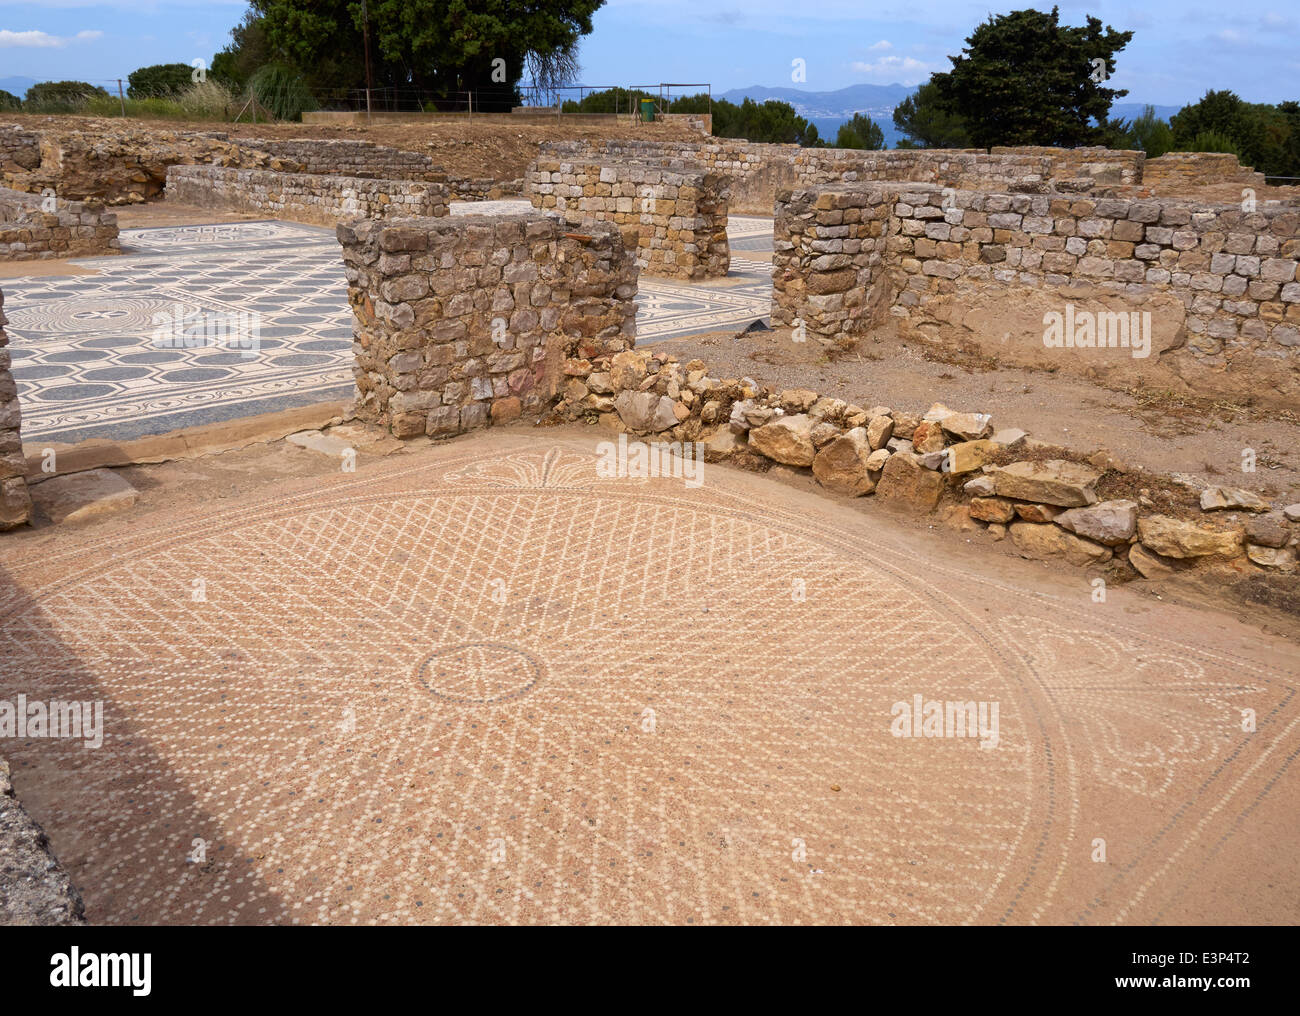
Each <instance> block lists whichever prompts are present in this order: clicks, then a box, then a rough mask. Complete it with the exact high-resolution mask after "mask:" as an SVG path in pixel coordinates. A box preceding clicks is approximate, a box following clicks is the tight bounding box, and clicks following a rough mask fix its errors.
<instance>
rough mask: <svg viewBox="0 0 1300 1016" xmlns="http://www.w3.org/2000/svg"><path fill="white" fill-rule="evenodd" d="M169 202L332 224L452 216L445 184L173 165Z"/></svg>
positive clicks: (169, 183)
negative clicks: (360, 218)
mask: <svg viewBox="0 0 1300 1016" xmlns="http://www.w3.org/2000/svg"><path fill="white" fill-rule="evenodd" d="M166 197H167V199H168V200H169V201H179V202H182V203H185V204H191V205H197V206H199V207H201V208H217V209H222V210H227V211H241V212H256V213H259V214H265V215H267V216H268V217H271V218H282V219H292V220H294V221H297V222H310V223H315V224H317V225H325V226H333V225H335V224H337V223H338V222H339V221H340V220H341V219H345V218H349V217H352V216H365V217H369V218H393V217H398V216H438V215H446V214H447V213H448V208H447V203H448V201H449V200H450V195H449V193H448V190H447V185H446V184H441V183H424V182H420V181H415V180H374V179H369V178H363V177H356V176H319V175H316V174H313V173H275V172H270V171H267V170H256V169H227V168H224V167H221V166H171V167H169V168H168V170H167V190H166Z"/></svg>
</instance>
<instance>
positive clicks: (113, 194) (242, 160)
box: [0, 120, 301, 205]
mask: <svg viewBox="0 0 1300 1016" xmlns="http://www.w3.org/2000/svg"><path fill="white" fill-rule="evenodd" d="M29 135H36V137H37V148H38V158H36V159H33V158H32V157H31V142H30V138H29ZM15 139H16V140H15ZM6 150H14V151H17V152H18V153H19V154H20V155H22V156H23V157H22V159H21V160H18V161H13V160H11V161H5V160H4V159H0V186H5V187H12V188H13V189H15V190H20V191H27V192H28V193H31V194H40V193H42V192H43V191H45V190H46V189H51V190H53V191H54V192H55V193H56V194H57V195H58V196H59V197H61V198H64V199H66V200H69V201H86V200H95V201H103V202H104V203H105V204H108V205H123V204H136V203H139V202H142V201H147V200H149V199H150V198H154V197H157V196H158V195H160V194H161V193H162V190H163V186H164V184H165V182H166V178H167V167H168V166H172V165H195V164H212V165H218V166H234V167H240V168H244V169H271V170H279V171H286V172H292V171H296V170H298V169H300V168H301V167H299V166H298V165H297V164H296V163H293V162H291V161H289V160H283V159H279V158H277V157H275V156H273V155H270V154H268V153H266V152H259V151H256V150H254V149H252V148H247V147H243V148H241V147H240V145H239V144H238V143H237V142H232V141H230V140H228V139H227V138H226V135H225V134H223V133H221V132H219V131H196V132H183V131H182V132H178V131H166V130H157V129H154V128H144V127H140V126H137V125H134V124H130V123H126V124H124V123H122V122H121V121H118V120H99V121H91V126H90V127H89V128H88V129H86V130H78V129H70V128H66V127H63V126H60V125H58V124H57V123H51V124H43V125H42V126H41V128H40V129H39V130H24V129H21V128H18V127H14V126H5V125H0V151H6Z"/></svg>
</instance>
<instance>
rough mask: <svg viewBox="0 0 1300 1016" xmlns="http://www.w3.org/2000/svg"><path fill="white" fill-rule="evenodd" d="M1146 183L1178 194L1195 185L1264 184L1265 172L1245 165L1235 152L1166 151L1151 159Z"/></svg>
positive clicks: (1254, 186)
mask: <svg viewBox="0 0 1300 1016" xmlns="http://www.w3.org/2000/svg"><path fill="white" fill-rule="evenodd" d="M1142 183H1143V185H1145V186H1146V187H1149V188H1150V189H1151V190H1153V191H1154V192H1155V193H1157V194H1178V193H1182V192H1185V191H1187V190H1190V189H1192V188H1195V187H1213V186H1217V185H1220V184H1239V185H1240V186H1242V187H1251V188H1255V189H1259V188H1262V187H1263V186H1264V174H1263V173H1256V172H1255V171H1254V170H1253V169H1251V168H1250V167H1249V166H1243V165H1241V163H1239V162H1238V161H1237V157H1236V156H1235V155H1231V154H1226V153H1218V152H1166V153H1165V154H1164V155H1162V156H1160V157H1159V158H1158V159H1150V160H1148V162H1147V163H1146V168H1145V170H1144V171H1143V174H1142Z"/></svg>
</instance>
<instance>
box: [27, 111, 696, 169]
mask: <svg viewBox="0 0 1300 1016" xmlns="http://www.w3.org/2000/svg"><path fill="white" fill-rule="evenodd" d="M14 122H16V123H20V124H22V126H24V127H28V128H29V129H32V130H40V129H46V130H48V129H50V128H51V127H54V128H62V129H65V130H91V131H93V130H96V129H104V128H105V127H106V126H111V127H122V126H127V127H133V128H146V129H152V130H158V131H221V132H224V133H226V134H229V135H230V136H231V137H232V138H284V139H287V140H294V139H301V138H325V139H347V140H352V141H373V142H375V143H376V144H380V145H389V146H391V147H393V148H400V149H403V150H405V151H411V152H425V153H427V154H428V155H430V156H431V157H432V158H433V160H434V162H435V163H436V164H438V165H440V166H441V167H442V168H443V169H444V170H445V171H446V172H448V173H450V174H452V175H453V176H469V177H476V178H484V177H491V178H493V179H496V180H513V179H516V178H518V177H520V176H523V174H524V170H525V169H526V168H527V167H528V164H529V163H530V162H532V161H533V159H535V158H537V149H538V147H539V146H540V145H541V144H542V142H544V141H578V140H582V139H585V138H637V139H641V140H660V141H662V140H671V139H674V138H699V137H700V134H699V132H698V131H695V130H692V129H691V128H690V127H688V126H687V125H686V124H684V123H681V122H680V121H676V122H672V123H653V124H642V123H637V122H636V121H632V120H619V121H617V122H611V123H608V124H603V123H602V124H590V123H585V124H575V123H570V122H564V123H561V124H556V125H554V126H551V125H545V124H536V123H521V124H517V125H516V124H503V123H501V122H499V121H497V122H493V123H470V122H464V123H461V122H448V121H439V122H427V123H385V124H375V125H374V126H372V127H366V126H363V125H359V124H337V125H336V124H296V123H281V124H264V123H259V124H251V123H238V124H230V123H214V122H211V121H195V122H186V121H183V120H137V119H133V118H130V117H128V118H126V119H125V120H120V119H115V120H103V119H99V118H96V117H80V116H29V117H25V116H20V117H14Z"/></svg>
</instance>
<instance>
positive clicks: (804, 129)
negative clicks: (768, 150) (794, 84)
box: [561, 88, 879, 148]
mask: <svg viewBox="0 0 1300 1016" xmlns="http://www.w3.org/2000/svg"><path fill="white" fill-rule="evenodd" d="M641 99H654V100H655V102H656V103H657V102H658V101H659V96H658V95H657V94H654V93H651V92H644V91H641V90H640V89H633V90H631V91H629V90H628V89H626V88H606V89H603V90H602V91H598V92H589V93H588V94H587V95H584V96H583V97H582V99H581V101H575V100H572V99H571V100H569V101H567V102H565V103H564V104H563V106H561V111H562V112H565V113H628V112H635V111H636V110H637V109H638V107H639V103H640V100H641ZM666 112H669V113H709V112H712V114H713V134H714V136H715V137H719V138H745V139H747V140H749V141H774V142H781V143H783V144H799V145H803V146H804V147H805V148H817V147H820V146H821V145H822V140H821V138H820V137H819V136H818V133H817V127H816V125H815V124H811V123H809V122H808V121H807V120H805V119H804V118H803V117H801V116H799V115H798V114H797V113H795V111H794V107H793V106H791V105H790V104H789V103H788V102H779V101H777V100H775V99H769V100H768V101H767V102H762V103H759V102H755V101H754V100H753V99H745V100H744V101H743V102H742V103H740V105H737V104H736V103H734V102H729V101H727V100H726V99H717V98H715V99H713V100H711V101H710V99H709V93H708V92H700V93H698V94H696V95H681V96H678V97H677V98H675V99H673V100H672V101H671V102H670V103H669V104H668V109H667V110H666ZM868 122H870V121H868ZM877 130H879V128H877Z"/></svg>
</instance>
